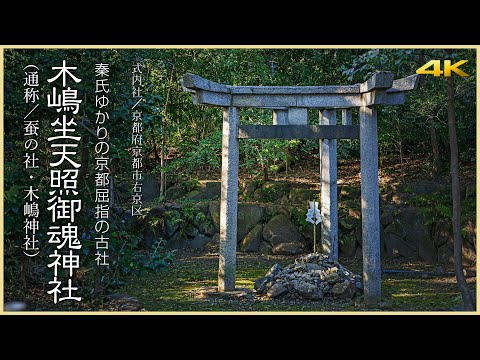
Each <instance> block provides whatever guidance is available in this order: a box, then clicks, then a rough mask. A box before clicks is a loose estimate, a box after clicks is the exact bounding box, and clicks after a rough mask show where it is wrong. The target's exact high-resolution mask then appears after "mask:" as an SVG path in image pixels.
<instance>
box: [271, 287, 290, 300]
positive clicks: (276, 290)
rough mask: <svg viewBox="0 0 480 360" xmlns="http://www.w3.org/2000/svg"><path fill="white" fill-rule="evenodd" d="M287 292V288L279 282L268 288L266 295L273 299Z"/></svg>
mask: <svg viewBox="0 0 480 360" xmlns="http://www.w3.org/2000/svg"><path fill="white" fill-rule="evenodd" d="M287 292H288V289H287V288H286V287H285V286H283V285H282V284H280V283H275V284H273V285H272V287H271V288H270V289H268V291H267V296H268V297H269V298H272V299H274V298H276V297H279V296H281V295H284V294H286V293H287Z"/></svg>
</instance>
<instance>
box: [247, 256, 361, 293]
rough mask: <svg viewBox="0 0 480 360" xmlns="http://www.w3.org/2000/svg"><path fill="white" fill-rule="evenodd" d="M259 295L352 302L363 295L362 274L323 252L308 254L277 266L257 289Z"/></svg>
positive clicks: (256, 283)
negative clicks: (333, 259) (331, 259)
mask: <svg viewBox="0 0 480 360" xmlns="http://www.w3.org/2000/svg"><path fill="white" fill-rule="evenodd" d="M254 288H255V290H256V292H257V294H259V295H265V296H267V297H269V298H277V297H280V296H285V297H287V298H304V299H309V300H321V299H323V298H324V297H325V296H333V297H335V298H339V299H347V300H351V299H353V298H354V297H355V296H360V295H362V294H363V283H362V277H361V276H360V275H357V274H354V273H353V272H351V271H350V270H348V269H347V268H346V267H344V266H342V265H340V264H339V263H338V262H336V261H330V260H329V259H328V257H327V256H325V255H323V254H319V253H314V254H308V255H304V256H302V257H300V258H298V259H296V260H295V263H294V264H290V265H287V266H285V267H284V268H282V267H281V266H280V265H279V264H275V265H273V266H272V267H271V268H270V270H269V271H268V272H267V274H266V275H265V276H264V277H262V278H260V279H258V280H257V281H256V282H255V286H254Z"/></svg>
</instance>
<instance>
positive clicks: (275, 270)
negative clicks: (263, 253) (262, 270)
mask: <svg viewBox="0 0 480 360" xmlns="http://www.w3.org/2000/svg"><path fill="white" fill-rule="evenodd" d="M280 271H282V265H280V264H275V265H273V266H272V267H271V268H270V270H268V272H267V273H266V275H265V276H275V275H277V274H278V273H279V272H280Z"/></svg>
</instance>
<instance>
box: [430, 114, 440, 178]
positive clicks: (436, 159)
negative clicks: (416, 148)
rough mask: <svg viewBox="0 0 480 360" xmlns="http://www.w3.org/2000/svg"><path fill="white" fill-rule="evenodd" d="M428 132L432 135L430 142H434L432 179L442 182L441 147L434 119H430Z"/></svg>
mask: <svg viewBox="0 0 480 360" xmlns="http://www.w3.org/2000/svg"><path fill="white" fill-rule="evenodd" d="M428 132H429V133H430V140H431V142H432V153H433V167H432V179H433V181H439V180H440V169H441V164H442V163H441V161H440V147H439V145H438V139H437V132H436V130H435V126H434V124H433V118H432V117H429V118H428Z"/></svg>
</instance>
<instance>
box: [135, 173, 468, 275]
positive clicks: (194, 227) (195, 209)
mask: <svg viewBox="0 0 480 360" xmlns="http://www.w3.org/2000/svg"><path fill="white" fill-rule="evenodd" d="M294 185H295V187H292V184H290V183H286V182H274V181H268V182H265V183H263V182H261V181H251V182H241V183H240V186H239V189H240V190H239V201H240V202H239V207H238V237H237V242H238V251H245V252H258V253H262V254H285V255H295V254H301V253H307V252H310V251H311V250H312V248H313V225H312V224H310V223H306V222H305V214H306V211H307V208H308V201H309V200H313V199H314V198H315V199H318V190H312V189H308V188H298V187H296V186H297V184H294ZM180 189H181V190H180ZM442 190H445V189H442V188H441V186H440V185H437V184H428V183H425V184H416V185H413V186H412V185H410V186H409V189H408V191H406V189H405V187H404V186H399V187H390V188H383V189H381V194H382V195H381V197H380V212H381V213H380V218H381V229H380V231H381V250H382V256H386V257H415V258H420V259H421V260H424V261H427V262H429V263H437V262H440V263H451V262H452V261H453V237H452V232H451V225H450V222H449V221H440V222H436V223H433V224H428V223H427V220H426V219H425V218H424V215H422V211H420V210H419V209H417V208H416V207H415V206H413V205H411V203H410V199H411V197H412V196H413V194H431V193H433V192H436V191H442ZM180 193H181V194H182V195H181V196H183V197H184V199H185V200H186V201H184V204H183V205H181V206H180V205H177V204H175V203H166V204H164V205H160V206H156V207H153V208H152V209H151V210H150V213H149V214H148V215H147V217H146V219H147V220H148V218H149V217H151V216H155V217H159V218H160V219H161V221H159V222H157V226H156V227H155V228H153V227H150V228H149V227H147V228H146V229H145V230H144V238H145V241H146V242H148V241H153V239H155V238H159V237H160V238H162V239H165V240H167V246H168V247H169V248H192V249H202V248H204V247H205V246H206V245H207V244H209V246H211V248H212V249H215V246H216V244H218V238H219V235H218V232H219V227H220V224H219V219H220V202H219V200H217V199H219V197H220V183H219V182H202V183H201V184H200V186H197V188H196V189H194V190H192V189H190V191H189V192H186V189H185V187H181V186H178V185H176V186H174V187H173V188H171V189H169V191H167V198H168V197H169V196H170V197H173V196H178V195H179V194H180ZM172 200H173V199H172ZM338 204H339V249H340V257H357V258H361V257H362V230H361V207H360V188H359V187H356V186H347V185H344V186H339V187H338ZM465 229H466V231H464V247H463V248H464V262H465V265H468V266H471V265H474V264H475V261H476V227H475V223H474V221H473V220H472V221H471V222H470V223H468V224H467V227H465ZM319 234H320V229H319V226H318V227H317V243H319V242H320V239H319Z"/></svg>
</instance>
